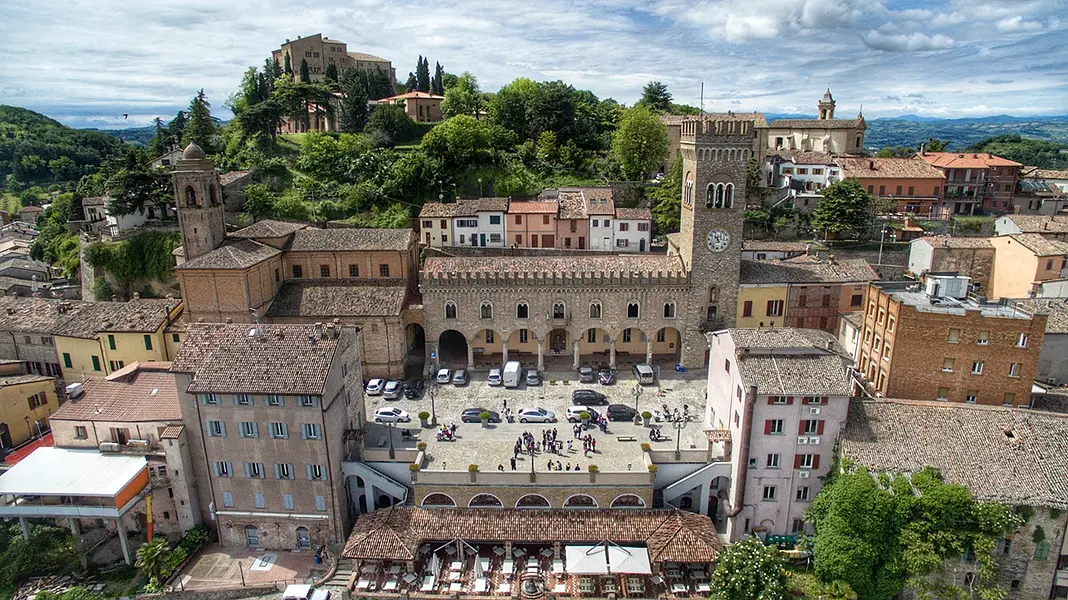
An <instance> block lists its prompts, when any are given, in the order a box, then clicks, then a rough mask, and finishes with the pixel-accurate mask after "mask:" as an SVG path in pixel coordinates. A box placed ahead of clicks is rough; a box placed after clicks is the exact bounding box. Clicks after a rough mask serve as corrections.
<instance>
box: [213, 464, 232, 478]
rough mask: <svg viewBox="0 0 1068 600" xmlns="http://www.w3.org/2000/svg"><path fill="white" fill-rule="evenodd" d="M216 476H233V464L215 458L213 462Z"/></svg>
mask: <svg viewBox="0 0 1068 600" xmlns="http://www.w3.org/2000/svg"><path fill="white" fill-rule="evenodd" d="M213 468H214V470H215V476H216V477H233V476H234V465H233V463H231V462H230V461H225V460H217V461H215V462H214V464H213Z"/></svg>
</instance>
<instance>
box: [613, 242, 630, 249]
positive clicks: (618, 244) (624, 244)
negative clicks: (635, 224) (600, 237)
mask: <svg viewBox="0 0 1068 600" xmlns="http://www.w3.org/2000/svg"><path fill="white" fill-rule="evenodd" d="M629 247H630V240H616V248H629Z"/></svg>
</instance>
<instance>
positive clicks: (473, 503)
mask: <svg viewBox="0 0 1068 600" xmlns="http://www.w3.org/2000/svg"><path fill="white" fill-rule="evenodd" d="M467 507H468V508H504V503H503V502H501V499H500V498H498V497H497V496H494V495H493V494H489V493H485V492H483V493H481V494H475V495H474V496H472V497H471V500H470V501H469V502H468V503H467Z"/></svg>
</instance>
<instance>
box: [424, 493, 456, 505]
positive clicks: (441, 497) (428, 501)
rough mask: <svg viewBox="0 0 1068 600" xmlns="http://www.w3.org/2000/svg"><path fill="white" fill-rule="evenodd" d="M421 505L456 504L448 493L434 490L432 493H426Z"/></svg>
mask: <svg viewBox="0 0 1068 600" xmlns="http://www.w3.org/2000/svg"><path fill="white" fill-rule="evenodd" d="M422 505H423V506H456V501H455V500H453V499H452V497H451V496H449V495H448V494H442V493H438V492H435V493H433V494H427V495H426V498H423V504H422Z"/></svg>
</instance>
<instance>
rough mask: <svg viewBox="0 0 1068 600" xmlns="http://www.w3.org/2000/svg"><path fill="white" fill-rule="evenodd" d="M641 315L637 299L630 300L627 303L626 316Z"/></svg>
mask: <svg viewBox="0 0 1068 600" xmlns="http://www.w3.org/2000/svg"><path fill="white" fill-rule="evenodd" d="M640 315H641V305H640V304H638V301H637V300H631V301H630V302H628V303H627V318H628V319H637V318H638V317H639V316H640Z"/></svg>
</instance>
